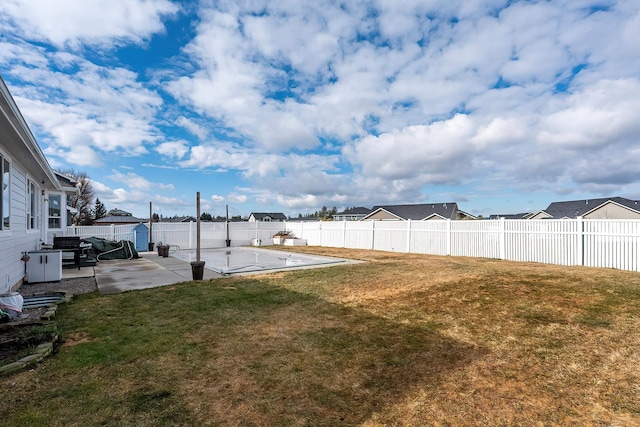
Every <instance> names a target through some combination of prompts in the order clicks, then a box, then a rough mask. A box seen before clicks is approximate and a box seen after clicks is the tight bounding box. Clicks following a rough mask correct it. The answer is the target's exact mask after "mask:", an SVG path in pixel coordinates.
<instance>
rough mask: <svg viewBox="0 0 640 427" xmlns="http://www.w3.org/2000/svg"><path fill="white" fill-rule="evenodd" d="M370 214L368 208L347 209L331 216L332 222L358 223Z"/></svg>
mask: <svg viewBox="0 0 640 427" xmlns="http://www.w3.org/2000/svg"><path fill="white" fill-rule="evenodd" d="M370 213H371V209H369V208H362V207H358V208H349V209H345V210H344V211H343V212H340V213H337V214H335V215H334V216H333V220H334V221H360V220H361V219H362V218H364V217H365V216H367V215H369V214H370Z"/></svg>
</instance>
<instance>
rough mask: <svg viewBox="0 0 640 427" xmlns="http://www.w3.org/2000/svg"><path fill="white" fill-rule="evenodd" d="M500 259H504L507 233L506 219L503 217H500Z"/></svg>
mask: <svg viewBox="0 0 640 427" xmlns="http://www.w3.org/2000/svg"><path fill="white" fill-rule="evenodd" d="M499 224H500V238H499V240H500V242H499V244H500V259H506V243H507V242H506V237H507V234H506V232H505V226H506V224H507V223H506V220H505V219H504V217H500V223H499Z"/></svg>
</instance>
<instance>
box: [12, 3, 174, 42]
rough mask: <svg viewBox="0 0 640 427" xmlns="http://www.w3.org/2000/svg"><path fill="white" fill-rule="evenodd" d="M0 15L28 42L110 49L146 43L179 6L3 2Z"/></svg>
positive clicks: (163, 4)
mask: <svg viewBox="0 0 640 427" xmlns="http://www.w3.org/2000/svg"><path fill="white" fill-rule="evenodd" d="M0 12H1V13H2V14H3V15H4V16H5V19H3V20H1V21H0V22H2V24H3V25H5V26H6V25H9V24H8V23H7V21H9V23H11V24H13V25H15V26H17V27H18V28H19V29H20V33H21V34H22V36H23V37H25V38H27V39H30V40H38V41H47V42H51V43H53V44H55V45H60V46H61V45H67V44H68V45H72V46H77V45H78V44H79V43H89V44H98V45H107V46H109V45H113V44H123V43H125V42H129V43H131V42H132V43H140V42H142V41H145V40H148V39H149V38H150V36H151V35H152V34H154V33H157V32H161V31H163V29H164V26H163V24H162V19H163V18H165V17H171V16H174V15H175V14H176V13H177V12H178V7H177V6H176V5H175V4H173V3H171V2H170V1H168V0H111V1H109V2H105V1H102V0H83V1H75V0H58V1H55V2H51V1H48V0H4V1H3V2H1V3H0Z"/></svg>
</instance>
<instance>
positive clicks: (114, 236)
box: [111, 224, 116, 241]
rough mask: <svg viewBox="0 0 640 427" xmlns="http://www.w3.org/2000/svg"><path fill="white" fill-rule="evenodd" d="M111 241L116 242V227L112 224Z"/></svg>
mask: <svg viewBox="0 0 640 427" xmlns="http://www.w3.org/2000/svg"><path fill="white" fill-rule="evenodd" d="M111 240H113V241H115V240H116V226H115V225H113V224H111Z"/></svg>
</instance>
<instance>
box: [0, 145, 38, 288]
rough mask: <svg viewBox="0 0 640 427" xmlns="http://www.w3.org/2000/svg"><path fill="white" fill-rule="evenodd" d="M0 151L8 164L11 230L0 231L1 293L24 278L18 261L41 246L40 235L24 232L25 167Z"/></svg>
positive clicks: (23, 271) (23, 265)
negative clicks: (7, 160)
mask: <svg viewBox="0 0 640 427" xmlns="http://www.w3.org/2000/svg"><path fill="white" fill-rule="evenodd" d="M0 148H1V147H0ZM1 152H2V155H3V156H5V158H7V159H9V161H10V162H11V184H10V187H11V202H10V203H11V205H10V209H11V218H10V221H11V222H10V227H11V228H10V230H9V231H7V232H0V272H1V275H0V293H5V292H8V291H10V290H11V289H14V288H15V287H16V286H17V285H18V284H19V283H21V281H22V280H23V279H24V276H25V264H24V262H22V261H21V260H20V258H21V257H22V254H23V253H24V252H29V251H33V250H36V249H38V248H39V247H40V232H39V230H36V231H27V227H26V224H27V220H26V215H27V214H26V182H27V175H26V168H25V167H24V166H23V165H21V164H19V163H18V162H16V161H15V160H14V159H12V158H11V156H8V155H7V153H6V152H4V151H1Z"/></svg>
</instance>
